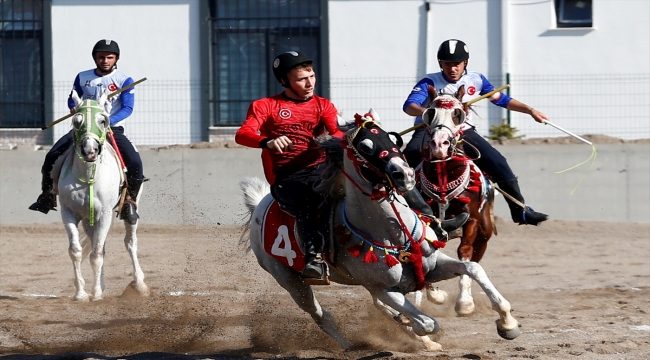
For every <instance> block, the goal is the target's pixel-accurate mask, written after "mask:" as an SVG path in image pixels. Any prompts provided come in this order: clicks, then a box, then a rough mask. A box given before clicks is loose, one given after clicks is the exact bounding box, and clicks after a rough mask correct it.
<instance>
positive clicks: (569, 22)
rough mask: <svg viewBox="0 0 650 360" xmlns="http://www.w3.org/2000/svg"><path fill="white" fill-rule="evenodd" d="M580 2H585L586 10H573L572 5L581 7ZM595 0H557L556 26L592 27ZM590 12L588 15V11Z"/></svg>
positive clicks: (562, 27)
mask: <svg viewBox="0 0 650 360" xmlns="http://www.w3.org/2000/svg"><path fill="white" fill-rule="evenodd" d="M579 3H584V5H585V8H586V9H585V10H584V11H581V10H579V11H578V12H575V11H574V12H572V11H571V10H570V7H575V8H580V7H579V6H578V4H579ZM593 5H594V4H593V0H555V16H556V26H557V28H558V29H564V28H591V27H593V23H594V10H593ZM587 12H589V14H588V16H587V15H586V13H587Z"/></svg>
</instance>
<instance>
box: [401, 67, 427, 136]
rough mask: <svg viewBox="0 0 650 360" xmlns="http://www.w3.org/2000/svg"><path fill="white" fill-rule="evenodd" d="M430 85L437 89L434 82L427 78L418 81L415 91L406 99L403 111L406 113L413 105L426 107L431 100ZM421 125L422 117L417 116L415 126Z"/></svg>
mask: <svg viewBox="0 0 650 360" xmlns="http://www.w3.org/2000/svg"><path fill="white" fill-rule="evenodd" d="M429 85H431V86H433V87H435V84H434V82H433V80H432V79H430V78H428V77H425V78H423V79H422V80H420V81H418V83H417V84H415V86H414V87H413V90H412V91H411V93H410V94H409V96H408V97H407V98H406V101H405V102H404V105H403V106H402V111H404V112H406V108H408V106H409V105H411V104H416V105H418V106H422V107H424V103H425V102H426V101H427V99H428V98H429ZM416 89H419V90H416ZM420 123H422V117H421V116H417V117H416V118H415V122H414V125H417V124H420Z"/></svg>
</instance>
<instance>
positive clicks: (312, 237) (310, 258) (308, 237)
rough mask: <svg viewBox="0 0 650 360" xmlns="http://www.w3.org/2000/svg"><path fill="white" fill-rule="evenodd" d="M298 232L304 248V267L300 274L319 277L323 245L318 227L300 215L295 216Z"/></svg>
mask: <svg viewBox="0 0 650 360" xmlns="http://www.w3.org/2000/svg"><path fill="white" fill-rule="evenodd" d="M296 224H297V225H298V233H299V234H300V238H301V239H302V243H303V246H304V248H305V268H304V269H303V270H302V273H301V274H300V276H301V277H302V278H304V279H319V278H321V277H323V273H324V266H323V265H324V263H323V256H322V252H323V249H322V247H323V245H322V241H321V239H320V238H319V237H320V236H319V234H318V229H316V226H315V225H314V224H313V222H311V221H308V220H307V219H305V218H302V217H296Z"/></svg>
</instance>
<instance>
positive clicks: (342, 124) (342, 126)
mask: <svg viewBox="0 0 650 360" xmlns="http://www.w3.org/2000/svg"><path fill="white" fill-rule="evenodd" d="M336 125H337V126H338V128H339V130H341V131H343V132H346V131H348V130H350V129H352V128H353V127H354V126H355V125H354V120H349V121H348V120H345V119H344V118H343V117H342V116H341V115H338V114H337V115H336Z"/></svg>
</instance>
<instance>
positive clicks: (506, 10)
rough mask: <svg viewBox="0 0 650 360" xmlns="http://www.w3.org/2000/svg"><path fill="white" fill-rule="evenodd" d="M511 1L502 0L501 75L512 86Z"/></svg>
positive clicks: (507, 113) (508, 112)
mask: <svg viewBox="0 0 650 360" xmlns="http://www.w3.org/2000/svg"><path fill="white" fill-rule="evenodd" d="M509 15H510V1H509V0H501V74H503V76H504V77H505V83H506V84H510V56H509V55H508V54H509V51H508V50H509V45H510V42H509V41H508V35H509V33H510V22H509ZM506 94H507V95H508V96H510V88H508V89H507V90H506ZM505 112H506V119H507V120H506V121H507V123H508V125H510V111H509V110H505Z"/></svg>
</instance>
